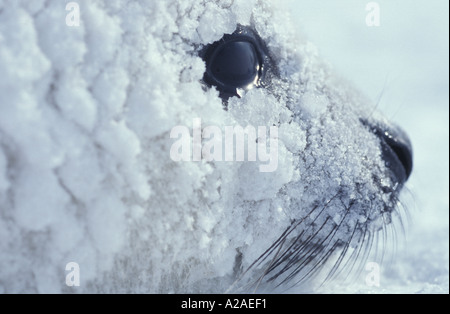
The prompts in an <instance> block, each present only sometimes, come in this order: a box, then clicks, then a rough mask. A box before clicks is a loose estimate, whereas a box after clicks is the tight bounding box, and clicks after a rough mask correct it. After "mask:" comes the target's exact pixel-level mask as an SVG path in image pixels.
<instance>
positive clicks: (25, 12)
mask: <svg viewBox="0 0 450 314" xmlns="http://www.w3.org/2000/svg"><path fill="white" fill-rule="evenodd" d="M276 2H277V1H276V0H274V1H269V0H267V1H266V0H223V1H222V0H216V1H213V0H211V1H209V0H202V1H198V0H183V1H175V0H136V1H130V0H95V1H94V0H79V1H76V4H78V6H79V12H80V24H79V26H77V25H72V24H70V23H66V19H67V18H69V20H70V18H71V16H68V15H70V14H72V13H73V7H70V8H69V9H68V10H66V4H67V2H66V1H60V0H48V1H44V0H34V1H26V0H23V1H12V0H11V1H9V0H0V292H39V293H43V292H57V293H58V292H150V293H159V292H175V293H176V292H226V291H238V292H241V291H248V290H250V289H255V288H261V289H262V288H263V287H265V288H266V289H269V290H265V291H272V290H270V289H272V288H273V287H274V286H276V284H279V283H282V284H283V285H288V286H289V285H291V284H292V285H294V284H297V283H299V284H301V283H304V282H305V280H306V279H308V278H309V277H310V276H309V275H310V274H313V273H315V271H316V270H320V269H322V268H326V267H327V266H326V263H325V261H326V260H330V259H332V258H333V256H334V259H335V261H334V262H333V263H331V267H328V269H329V272H327V273H332V272H334V269H333V267H332V266H333V265H337V264H336V260H337V263H338V264H343V263H342V262H341V260H342V259H341V260H340V257H342V256H343V255H341V253H342V251H345V252H347V253H348V254H350V253H349V252H350V251H352V250H353V251H354V250H355V249H356V250H357V249H358V248H359V247H360V246H361V245H364V242H367V241H368V240H367V239H368V238H369V239H373V235H374V234H376V231H377V230H378V229H380V228H383V226H384V225H385V224H386V223H388V222H389V220H390V217H389V216H390V214H391V212H393V209H394V208H395V204H394V203H395V202H396V200H397V199H396V198H393V197H391V194H392V193H388V192H386V188H387V187H391V186H392V185H393V183H392V182H391V181H390V179H389V176H387V175H386V170H385V165H384V162H383V161H382V158H381V153H380V145H379V141H378V139H377V138H376V136H375V135H374V134H373V133H372V132H370V130H368V128H367V127H365V126H364V125H363V124H362V123H361V122H360V121H361V119H366V120H371V119H375V118H374V117H375V115H374V112H373V108H374V106H373V105H372V104H371V103H370V102H369V101H367V100H366V99H365V98H364V97H361V95H359V94H358V93H357V92H356V91H354V90H353V89H352V88H351V87H350V86H349V84H347V83H346V82H345V81H344V80H343V79H341V78H339V77H337V76H335V75H334V74H333V73H332V71H331V69H330V67H329V66H328V65H327V64H326V63H324V62H323V61H322V60H321V59H320V57H319V56H318V52H317V50H316V48H315V47H314V45H313V44H311V43H310V42H308V41H307V40H305V39H304V38H303V37H302V36H301V35H299V34H296V33H294V32H293V29H292V28H291V26H290V23H289V21H288V18H287V14H286V12H283V11H281V10H279V9H278V8H277V4H276ZM72 17H73V16H72ZM68 24H69V25H68ZM238 24H240V25H246V26H249V27H251V28H252V29H253V30H255V31H256V32H257V33H258V34H259V36H260V37H261V38H262V40H263V41H264V43H265V45H266V46H267V50H268V52H269V54H270V57H271V59H272V60H273V61H274V65H275V70H274V73H276V75H274V76H273V77H272V78H271V82H270V84H269V85H268V86H267V87H265V88H255V89H252V90H250V91H248V92H246V93H245V94H244V95H243V97H242V98H238V97H233V98H230V99H229V102H228V110H224V109H223V103H222V100H221V99H220V97H219V92H218V91H217V90H216V89H215V88H209V87H207V86H205V85H204V84H203V83H202V77H203V74H204V72H205V63H204V62H203V60H202V59H201V58H200V57H199V55H198V53H199V51H200V50H201V49H202V48H203V47H204V46H205V45H207V44H210V43H212V42H214V41H217V40H219V39H221V38H222V37H223V35H224V34H231V33H233V32H234V31H235V29H236V27H237V25H238ZM197 118H200V119H201V123H202V126H203V127H205V126H217V127H219V128H220V129H222V130H223V129H224V128H225V127H226V126H233V127H234V126H238V125H241V126H243V127H246V126H247V125H252V126H266V127H270V126H277V127H278V167H277V170H276V171H274V172H260V171H259V167H258V166H259V164H258V163H256V162H251V161H246V162H220V161H211V162H207V161H205V160H203V161H201V162H195V161H192V162H186V161H185V162H176V161H174V160H172V158H171V156H170V151H171V147H172V145H173V143H174V139H172V138H171V137H170V133H171V130H172V129H173V128H174V127H175V126H187V127H188V128H189V129H191V131H192V125H193V121H194V119H197ZM374 178H377V180H374ZM390 192H392V190H391V191H390ZM296 241H297V242H296ZM369 241H370V240H369ZM291 243H297V245H296V246H293V247H291V250H290V251H289V250H288V248H289V245H290V244H291ZM298 243H301V244H298ZM302 245H303V247H302ZM271 248H272V249H271ZM358 252H359V251H358ZM363 255H364V254H363V253H360V254H359V253H358V254H357V255H354V256H358V257H361V258H362V256H363ZM280 256H285V257H287V259H286V260H284V261H281V262H282V263H280V265H274V263H273V262H274V261H277V257H280ZM302 258H303V260H302ZM255 261H257V263H254V262H255ZM278 261H280V259H279V258H278ZM289 261H295V263H294V265H291V267H289V268H287V269H285V270H284V271H281V272H280V271H279V270H281V269H283V267H284V266H283V265H286V263H289ZM70 262H75V263H77V264H78V265H79V270H80V272H79V275H80V276H79V278H80V285H79V286H75V287H71V286H67V285H66V276H67V275H68V274H69V271H68V270H66V265H67V264H68V263H70ZM275 266H276V267H275ZM298 266H299V267H298ZM277 267H278V268H277ZM280 267H281V268H280ZM269 269H270V271H269ZM69 270H70V269H69ZM270 278H273V280H272V281H270V280H269V279H270ZM273 283H275V285H273ZM309 285H311V287H312V286H313V284H312V283H309Z"/></svg>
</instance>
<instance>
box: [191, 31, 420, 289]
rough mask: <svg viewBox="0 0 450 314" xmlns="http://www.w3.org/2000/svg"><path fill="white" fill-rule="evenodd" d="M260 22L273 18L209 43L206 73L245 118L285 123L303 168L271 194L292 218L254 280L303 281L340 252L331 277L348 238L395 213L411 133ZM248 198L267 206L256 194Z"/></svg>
mask: <svg viewBox="0 0 450 314" xmlns="http://www.w3.org/2000/svg"><path fill="white" fill-rule="evenodd" d="M259 27H262V28H263V30H262V31H261V33H262V34H264V33H265V32H266V30H265V29H264V28H265V27H267V26H260V25H257V24H256V23H255V25H250V26H242V25H238V27H237V29H236V31H235V32H233V33H232V34H225V35H224V36H223V37H222V38H221V39H220V40H218V41H216V42H213V43H210V44H208V45H206V46H205V47H204V48H203V49H202V50H201V51H200V56H201V57H202V58H203V60H204V61H205V65H206V71H205V74H204V78H203V82H204V83H205V84H206V85H207V86H208V87H210V88H216V89H217V90H218V91H219V93H220V94H219V95H220V97H221V98H222V99H223V102H224V105H225V109H227V110H228V111H229V113H230V114H231V115H232V116H234V117H235V118H236V120H238V121H241V123H244V124H245V123H263V122H265V123H266V124H273V125H277V126H279V127H281V128H282V129H284V131H283V132H282V134H283V135H282V136H281V137H280V139H281V140H282V141H284V140H285V139H288V141H286V142H284V144H285V145H286V150H287V151H288V155H289V157H290V159H289V163H291V164H290V165H291V166H292V167H293V168H294V169H295V170H294V172H295V173H296V174H297V175H298V177H296V178H291V180H290V181H289V182H286V183H285V184H283V186H281V187H280V189H279V190H278V191H277V192H276V194H274V195H273V197H274V198H273V200H272V202H274V203H276V204H277V205H278V206H280V207H279V209H280V210H281V211H283V212H286V215H287V216H288V217H289V220H290V222H289V223H288V225H287V227H286V229H284V230H283V231H284V232H283V233H282V234H280V237H279V238H278V239H277V240H276V241H274V242H273V244H272V245H271V246H268V247H267V250H266V251H264V253H263V254H262V255H261V256H259V257H258V258H256V259H255V261H254V263H251V264H250V265H247V266H248V269H247V271H251V270H252V269H253V268H255V267H256V266H259V267H260V270H261V271H260V275H258V276H256V278H257V280H255V281H253V283H257V284H258V285H260V284H261V282H265V281H269V282H276V283H277V285H281V284H284V283H288V282H295V283H299V282H302V281H304V280H305V279H307V278H309V277H311V276H312V275H313V274H315V273H316V272H317V271H319V270H320V269H321V266H322V265H324V263H325V261H327V260H328V259H329V258H330V257H331V256H333V255H336V254H335V253H337V254H338V258H337V261H335V264H334V266H333V267H332V270H331V271H330V273H329V274H328V277H330V275H331V274H333V273H334V272H336V270H337V269H338V267H339V265H340V264H341V263H342V261H343V260H344V258H345V255H346V253H348V251H349V248H351V249H355V248H359V249H361V248H363V247H364V245H366V246H371V242H372V240H373V238H374V236H375V234H376V233H377V231H379V230H380V229H383V228H384V227H385V226H386V225H387V224H389V223H390V222H391V215H392V214H393V212H395V210H396V208H397V205H398V201H399V193H400V191H401V190H402V187H403V186H404V184H405V182H406V181H407V179H408V178H409V176H410V174H411V171H412V147H411V143H410V140H409V138H408V136H407V135H406V134H405V133H404V132H403V131H402V130H401V129H400V128H398V127H396V126H394V125H392V124H391V123H389V122H387V121H386V120H384V119H383V118H380V117H377V116H376V115H375V113H374V112H373V110H372V109H371V107H370V106H371V104H370V102H368V101H367V100H364V99H362V98H361V97H360V96H359V95H358V94H357V93H356V92H355V91H354V90H353V89H352V88H351V87H349V85H348V84H347V83H345V82H343V80H341V79H339V78H336V77H334V76H333V74H332V73H331V72H330V71H329V69H328V68H327V67H326V66H325V65H324V64H322V63H320V62H319V61H318V60H317V59H316V54H315V51H314V50H313V49H312V48H311V47H309V46H308V45H299V46H297V47H296V46H295V45H292V43H291V42H287V41H283V40H280V39H279V38H278V39H275V40H274V39H273V38H270V37H266V38H265V37H264V35H262V37H261V36H260V35H259V34H258V31H257V29H258V28H259ZM266 36H267V35H266ZM281 38H283V37H281ZM277 40H280V41H278V42H277ZM280 52H282V53H280ZM254 89H256V90H254ZM230 97H234V98H230ZM250 107H251V108H250ZM255 113H257V114H255ZM284 166H285V165H283V167H284ZM252 178H253V179H255V180H258V179H257V176H252ZM245 181H246V183H245V184H252V182H251V180H248V179H247V180H245ZM252 198H253V197H252V196H251V195H250V196H249V199H250V200H251V199H252ZM241 206H242V209H243V210H261V209H258V206H257V205H256V207H255V204H254V203H252V204H251V205H249V204H247V203H246V202H243V203H242V204H241ZM261 228H264V227H261ZM238 251H240V250H239V249H238ZM356 254H357V255H359V253H356ZM358 258H361V259H363V258H362V257H361V256H358ZM242 259H243V257H242V256H239V257H238V259H237V263H238V264H240V263H242ZM239 266H241V265H239ZM247 271H245V272H244V273H242V274H241V276H242V277H245V276H247V275H248V274H247ZM253 276H254V275H253ZM253 279H254V278H253ZM239 280H242V278H241V277H239ZM250 282H251V280H250ZM247 287H248V286H247Z"/></svg>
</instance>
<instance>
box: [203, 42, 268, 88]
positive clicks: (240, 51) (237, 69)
mask: <svg viewBox="0 0 450 314" xmlns="http://www.w3.org/2000/svg"><path fill="white" fill-rule="evenodd" d="M207 68H208V70H207V71H208V74H209V75H211V76H212V77H213V78H214V79H216V80H217V81H218V83H222V84H224V85H227V86H230V87H232V88H243V87H245V86H247V85H249V84H254V83H255V81H256V80H257V79H258V76H259V69H260V68H261V64H260V62H259V58H258V55H257V53H256V50H255V47H254V46H253V44H252V43H249V42H245V41H234V42H230V43H226V44H224V45H223V46H222V47H220V49H218V51H217V53H216V54H215V55H213V56H212V58H211V60H209V63H208V65H207Z"/></svg>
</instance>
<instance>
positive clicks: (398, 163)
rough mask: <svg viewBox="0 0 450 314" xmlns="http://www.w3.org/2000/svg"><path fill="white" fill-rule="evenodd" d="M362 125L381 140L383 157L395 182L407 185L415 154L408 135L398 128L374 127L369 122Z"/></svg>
mask: <svg viewBox="0 0 450 314" xmlns="http://www.w3.org/2000/svg"><path fill="white" fill-rule="evenodd" d="M362 123H363V124H364V125H366V126H369V127H370V128H371V130H372V132H373V133H374V134H375V135H376V136H377V137H378V138H379V139H380V145H381V149H382V157H383V159H384V161H385V162H386V166H387V167H388V168H389V169H390V170H391V172H392V173H393V175H394V178H395V180H396V181H397V182H399V183H401V184H403V183H405V182H406V181H407V180H408V178H409V177H410V175H411V172H412V168H413V152H412V146H411V141H410V140H409V137H408V135H406V133H405V132H404V131H403V130H402V129H400V128H398V127H394V126H385V125H372V124H370V123H368V122H367V121H362Z"/></svg>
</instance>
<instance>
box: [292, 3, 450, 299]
mask: <svg viewBox="0 0 450 314" xmlns="http://www.w3.org/2000/svg"><path fill="white" fill-rule="evenodd" d="M368 2H369V1H363V0H341V1H335V0H320V1H313V0H309V1H295V0H292V1H286V2H285V3H284V5H286V7H287V8H288V9H290V11H291V16H292V17H291V18H292V21H293V22H294V23H295V24H296V27H297V28H298V29H299V30H300V31H301V32H304V33H306V34H307V36H308V37H309V38H310V39H311V41H313V42H314V43H315V44H316V45H317V46H318V47H319V50H320V51H321V53H322V55H323V56H324V57H325V58H326V59H327V60H328V61H329V62H330V63H331V64H332V65H333V66H334V67H335V68H336V69H337V70H338V71H339V72H340V73H342V74H343V75H344V76H345V77H346V78H348V79H350V80H351V81H353V82H354V83H355V85H356V86H358V87H359V88H361V89H362V90H363V92H364V93H365V94H366V95H368V96H369V97H370V98H371V99H372V100H373V101H374V102H376V103H378V107H379V109H380V110H381V111H382V112H383V113H384V114H385V115H386V116H387V117H388V118H389V119H390V120H391V121H393V122H395V123H397V124H398V125H400V126H401V127H402V128H403V129H405V130H406V131H407V133H408V134H409V136H410V138H411V140H412V143H413V149H414V170H413V174H412V176H411V178H410V180H409V181H408V183H407V189H408V190H409V191H405V193H403V196H404V202H405V203H406V204H407V208H408V209H409V211H410V214H411V217H410V221H409V223H408V227H407V232H406V235H405V236H404V237H400V240H399V245H398V247H397V252H396V254H395V257H394V258H393V259H392V260H393V262H391V263H387V265H382V268H381V271H382V275H381V279H380V287H379V288H371V289H369V288H367V286H365V285H364V276H361V278H360V281H357V283H356V284H355V285H353V286H350V287H348V286H347V287H341V288H343V289H345V290H343V291H347V292H356V291H361V292H372V293H448V291H449V225H448V223H449V192H448V191H449V185H448V184H449V177H448V172H449V169H448V166H449V147H448V141H449V120H448V119H449V88H448V84H449V72H448V71H449V64H448V58H449V41H448V36H449V33H448V32H449V13H448V12H449V3H448V1H445V0H431V1H425V0H395V1H391V0H384V1H383V0H381V1H377V3H378V4H379V5H380V10H381V11H380V13H381V15H380V17H381V24H380V27H367V26H366V23H365V19H366V15H367V13H368V12H366V11H365V7H366V4H367V3H368ZM401 239H403V240H401Z"/></svg>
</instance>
